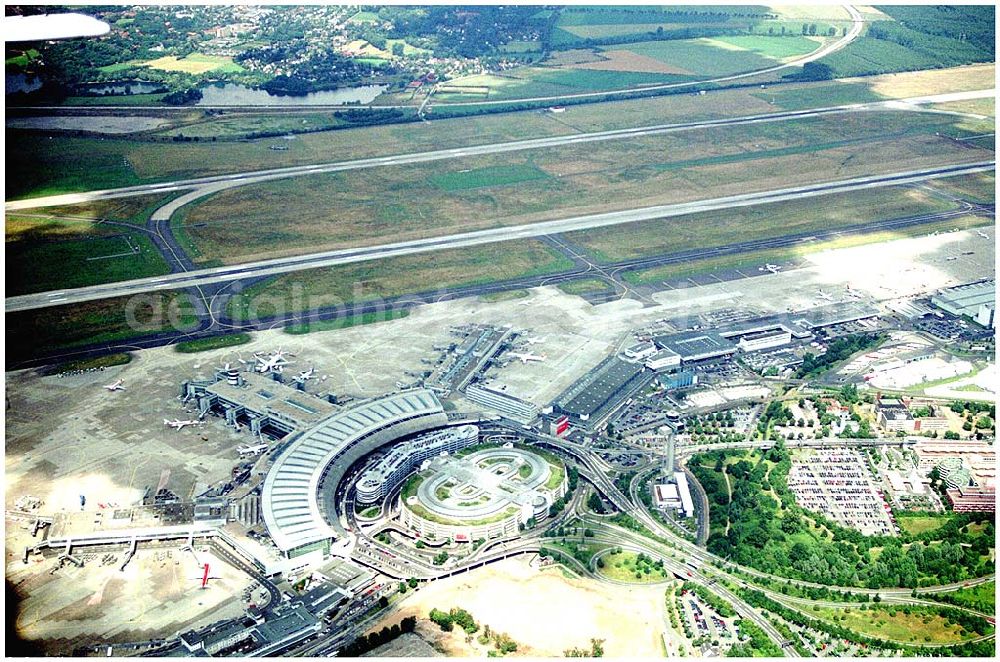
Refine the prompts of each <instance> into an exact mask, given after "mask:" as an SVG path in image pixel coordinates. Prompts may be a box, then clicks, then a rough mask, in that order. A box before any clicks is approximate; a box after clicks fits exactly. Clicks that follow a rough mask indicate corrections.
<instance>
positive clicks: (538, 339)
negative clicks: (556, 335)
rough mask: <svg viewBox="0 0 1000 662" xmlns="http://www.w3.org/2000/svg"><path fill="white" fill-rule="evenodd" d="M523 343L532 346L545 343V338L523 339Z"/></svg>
mask: <svg viewBox="0 0 1000 662" xmlns="http://www.w3.org/2000/svg"><path fill="white" fill-rule="evenodd" d="M524 342H526V343H528V344H529V345H534V344H535V343H540V342H545V338H544V337H542V338H525V339H524Z"/></svg>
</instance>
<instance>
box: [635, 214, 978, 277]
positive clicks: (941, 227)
mask: <svg viewBox="0 0 1000 662" xmlns="http://www.w3.org/2000/svg"><path fill="white" fill-rule="evenodd" d="M992 224H993V220H992V219H987V218H981V217H978V216H963V217H960V218H953V219H947V220H944V221H938V222H935V223H927V224H922V225H917V226H911V227H908V228H900V229H898V230H892V231H884V232H872V233H867V234H858V235H851V236H846V237H842V238H840V239H836V240H832V241H824V242H817V243H811V244H806V245H800V246H797V247H792V248H783V249H776V250H764V251H753V252H750V253H737V254H733V255H723V256H720V257H713V258H708V259H704V260H691V261H688V262H684V263H681V264H670V265H666V266H663V267H653V268H652V269H644V270H640V271H626V272H624V273H623V274H622V278H624V279H625V280H626V281H628V282H630V283H635V284H648V283H659V282H662V281H664V280H670V279H673V278H686V277H691V276H698V275H703V274H706V273H711V272H714V271H720V270H733V269H744V268H752V270H753V271H755V270H756V268H757V267H758V266H760V265H762V264H765V263H768V262H772V263H773V262H780V261H784V260H791V259H795V258H799V257H801V256H803V255H806V254H809V253H816V252H819V251H825V250H836V249H839V248H850V247H853V246H862V245H865V244H872V243H879V242H883V241H892V240H895V239H905V238H907V237H917V236H921V235H926V234H929V233H931V232H935V231H942V232H947V231H948V230H951V229H952V228H956V227H958V228H961V229H963V230H968V229H971V228H976V227H982V226H984V225H992Z"/></svg>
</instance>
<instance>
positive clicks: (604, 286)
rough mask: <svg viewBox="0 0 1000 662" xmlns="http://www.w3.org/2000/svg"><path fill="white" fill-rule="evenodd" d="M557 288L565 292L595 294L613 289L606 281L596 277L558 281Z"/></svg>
mask: <svg viewBox="0 0 1000 662" xmlns="http://www.w3.org/2000/svg"><path fill="white" fill-rule="evenodd" d="M558 287H559V289H560V290H562V291H563V292H565V293H566V294H576V295H581V294H596V293H598V292H607V291H608V290H610V289H613V288H612V287H611V286H610V285H609V284H608V283H607V281H603V280H600V279H597V278H584V279H583V280H571V281H569V282H568V283H560V284H559V285H558Z"/></svg>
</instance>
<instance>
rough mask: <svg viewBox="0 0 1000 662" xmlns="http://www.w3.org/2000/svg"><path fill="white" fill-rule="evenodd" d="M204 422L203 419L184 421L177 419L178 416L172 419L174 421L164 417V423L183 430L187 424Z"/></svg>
mask: <svg viewBox="0 0 1000 662" xmlns="http://www.w3.org/2000/svg"><path fill="white" fill-rule="evenodd" d="M202 423H203V422H202V421H182V420H180V419H176V418H175V419H174V420H172V421H168V420H167V419H163V424H164V425H166V426H169V427H172V428H173V429H175V430H183V429H184V427H185V426H188V425H201V424H202Z"/></svg>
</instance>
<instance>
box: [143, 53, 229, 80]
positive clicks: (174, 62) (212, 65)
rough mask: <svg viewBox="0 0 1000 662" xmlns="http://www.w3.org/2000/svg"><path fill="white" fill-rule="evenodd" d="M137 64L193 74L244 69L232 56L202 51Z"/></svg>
mask: <svg viewBox="0 0 1000 662" xmlns="http://www.w3.org/2000/svg"><path fill="white" fill-rule="evenodd" d="M136 66H145V67H149V68H150V69H159V70H160V71H180V72H183V73H186V74H193V75H198V74H204V73H208V72H209V71H215V72H218V73H239V72H241V71H243V67H241V66H240V65H238V64H236V63H235V62H233V59H232V58H230V57H221V56H216V55H204V54H202V53H191V54H190V55H188V56H186V57H184V58H178V57H176V56H173V55H167V56H164V57H160V58H157V59H155V60H150V61H148V62H143V63H141V65H139V64H137V65H136Z"/></svg>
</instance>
